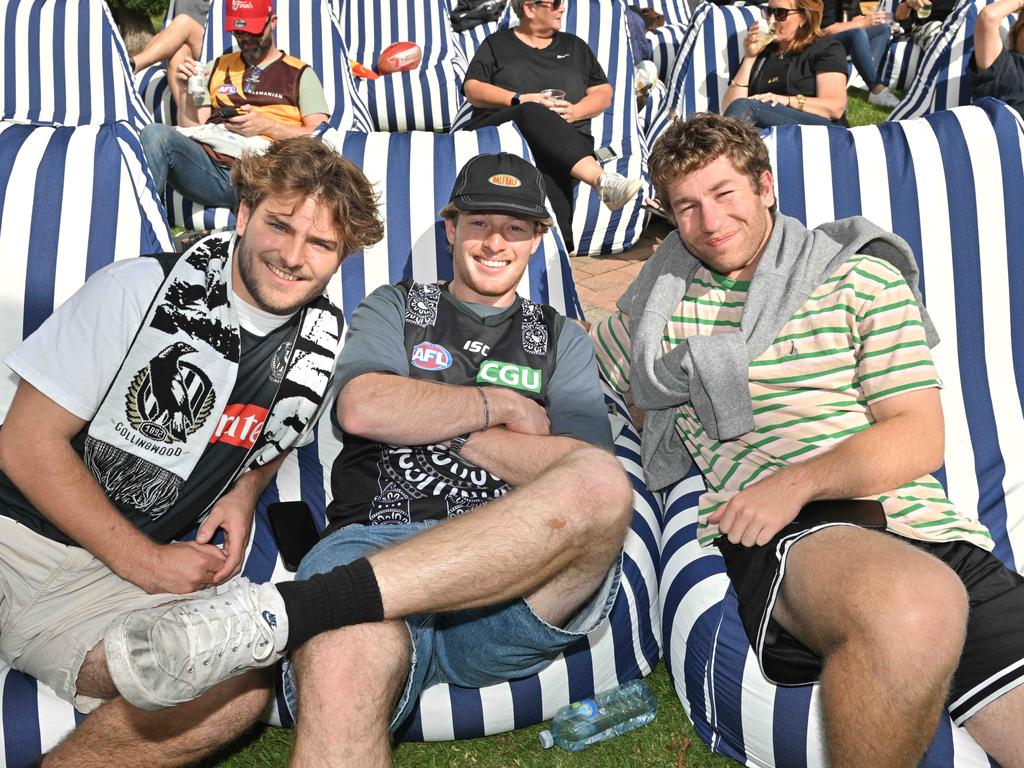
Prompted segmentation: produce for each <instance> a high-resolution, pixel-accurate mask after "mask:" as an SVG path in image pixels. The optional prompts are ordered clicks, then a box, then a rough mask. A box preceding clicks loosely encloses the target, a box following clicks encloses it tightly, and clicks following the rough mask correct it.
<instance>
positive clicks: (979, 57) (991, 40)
mask: <svg viewBox="0 0 1024 768" xmlns="http://www.w3.org/2000/svg"><path fill="white" fill-rule="evenodd" d="M1011 13H1015V14H1017V21H1016V22H1015V23H1014V25H1013V26H1012V27H1011V28H1010V34H1008V35H1007V36H1006V44H1005V45H1004V44H1003V38H1002V35H1001V34H1000V30H1001V28H1002V25H1003V21H1004V20H1005V19H1006V17H1007V16H1009V15H1010V14H1011ZM967 68H968V71H969V72H970V80H971V99H972V100H974V99H980V98H982V97H983V96H994V97H996V98H997V99H1002V100H1003V101H1005V102H1006V103H1007V104H1009V105H1010V106H1011V107H1013V108H1014V109H1016V110H1017V111H1018V112H1020V113H1021V114H1024V0H996V2H994V3H990V4H989V5H986V6H985V7H984V8H983V9H982V11H981V13H979V14H978V23H977V25H976V26H975V27H974V53H973V54H971V60H970V63H969V64H968V67H967Z"/></svg>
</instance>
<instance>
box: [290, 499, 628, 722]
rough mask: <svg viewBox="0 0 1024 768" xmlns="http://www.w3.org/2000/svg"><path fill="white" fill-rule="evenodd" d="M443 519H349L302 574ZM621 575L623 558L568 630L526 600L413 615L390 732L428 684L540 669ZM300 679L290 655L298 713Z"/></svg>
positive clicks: (593, 618)
mask: <svg viewBox="0 0 1024 768" xmlns="http://www.w3.org/2000/svg"><path fill="white" fill-rule="evenodd" d="M470 514H472V513H470ZM439 524H440V523H439V522H438V521H436V520H430V521H427V522H421V523H404V524H399V525H347V526H345V527H344V528H339V529H338V530H337V531H334V532H333V533H331V534H329V535H328V536H327V537H326V538H324V539H321V540H320V542H318V543H317V545H316V546H315V547H313V549H311V550H310V551H309V553H308V554H307V555H306V556H305V557H304V558H302V563H301V564H300V565H299V570H298V572H297V573H296V574H295V576H296V578H298V579H308V578H309V577H310V576H312V575H313V574H316V573H326V572H327V571H330V570H332V569H334V568H335V567H337V566H339V565H344V564H345V563H350V562H352V561H353V560H356V559H358V558H360V557H364V556H366V555H368V554H370V553H371V552H375V551H376V550H378V549H384V548H386V547H388V546H390V545H393V544H397V543H398V542H399V541H401V540H402V539H406V538H408V537H410V536H413V535H415V534H417V533H421V532H422V531H424V530H426V529H427V528H430V527H432V526H434V525H439ZM621 575H622V558H621V556H620V557H619V559H618V560H617V561H616V562H615V564H614V565H613V566H612V568H611V569H610V570H609V572H608V576H607V578H606V579H605V581H604V584H603V585H602V586H601V588H600V589H598V590H597V592H596V593H595V594H594V596H593V597H592V598H591V599H590V601H589V602H588V603H586V604H585V605H583V606H582V607H581V608H580V609H579V611H578V612H577V613H576V615H575V616H573V618H571V619H570V620H569V621H568V622H567V623H566V625H565V626H564V627H561V628H560V627H554V626H551V625H550V624H548V623H547V622H545V621H544V620H542V619H541V618H540V617H539V616H537V614H535V613H534V612H533V609H532V608H530V604H529V603H527V602H526V601H525V600H523V599H521V598H520V599H517V600H511V601H509V602H507V603H501V604H499V605H495V606H490V607H486V608H474V609H471V610H467V611H455V612H452V613H439V614H421V615H417V616H407V617H406V619H405V624H406V627H407V628H408V630H409V640H410V643H411V646H412V654H411V656H410V661H409V677H408V678H407V679H406V682H405V690H403V691H402V695H401V698H400V699H399V701H398V704H397V705H396V706H395V711H394V712H393V713H392V716H391V722H390V724H389V728H390V730H391V731H392V732H394V731H395V730H396V729H397V728H398V727H399V726H400V725H401V724H402V722H403V721H404V720H405V719H406V718H407V717H408V716H409V714H410V713H411V712H412V710H413V707H415V706H416V703H417V701H418V700H419V696H420V693H421V692H422V691H423V689H425V688H428V687H429V686H431V685H434V684H436V683H450V684H452V685H458V686H462V687H465V688H482V687H484V686H487V685H493V684H495V683H502V682H505V681H507V680H512V679H514V678H519V677H528V676H530V675H534V674H536V673H538V672H540V671H541V670H542V669H544V668H545V667H547V666H548V665H549V664H550V663H551V662H552V661H554V659H555V657H556V656H558V654H559V653H561V652H562V651H563V650H565V649H566V648H567V647H569V646H570V645H572V644H573V643H575V642H576V641H577V640H579V639H580V638H581V637H583V636H584V635H586V634H588V633H590V632H592V631H593V630H595V629H596V628H597V627H598V626H600V625H601V623H603V622H604V621H605V619H607V617H608V614H609V613H610V612H611V609H612V604H613V603H614V602H615V598H616V596H617V595H618V592H619V581H620V579H621ZM411 588H413V589H415V586H412V587H411ZM297 685H298V681H297V680H296V678H295V669H294V667H292V665H291V664H290V663H289V662H288V661H285V675H284V697H285V701H286V702H287V704H288V708H289V709H290V710H291V713H292V716H293V717H294V716H295V715H296V714H297V713H298V706H297V703H298V696H297Z"/></svg>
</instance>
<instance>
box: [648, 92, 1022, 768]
mask: <svg viewBox="0 0 1024 768" xmlns="http://www.w3.org/2000/svg"><path fill="white" fill-rule="evenodd" d="M766 143H767V144H768V147H769V151H770V153H771V155H772V164H773V167H774V168H775V172H776V174H775V180H776V188H777V192H778V199H779V207H780V210H781V211H782V212H784V213H786V214H788V215H790V216H795V217H796V218H798V219H800V220H801V221H804V222H805V223H806V224H808V225H809V226H815V225H817V224H820V223H822V222H825V221H831V220H833V219H837V218H842V217H845V216H852V215H855V214H862V215H864V216H867V217H868V218H869V219H871V220H872V221H874V222H875V223H877V224H878V225H880V226H881V227H883V228H886V229H890V230H892V231H893V232H895V233H896V234H898V235H900V236H901V237H903V238H904V239H905V240H906V241H907V242H908V243H909V244H910V245H911V247H912V248H913V250H914V253H915V255H916V256H917V259H918V263H919V265H920V267H921V274H922V286H921V287H922V292H923V294H924V298H925V302H926V304H927V306H928V311H929V313H930V314H931V317H932V319H933V321H934V322H935V325H936V328H937V330H938V332H939V336H940V337H941V339H942V340H941V342H940V344H939V345H938V346H937V347H935V349H934V350H933V355H934V358H935V362H936V365H937V366H938V369H939V372H940V375H941V376H942V379H943V381H944V383H945V387H944V389H943V390H942V403H943V408H944V411H945V422H946V457H945V459H946V461H945V466H944V468H943V469H942V470H941V471H940V472H938V473H937V477H938V479H939V480H940V482H942V484H943V486H944V487H945V488H946V490H947V493H948V494H949V497H950V498H951V499H952V500H953V501H954V502H955V503H956V504H957V506H958V507H959V508H960V509H961V510H963V511H964V512H967V513H969V514H973V513H974V512H977V514H978V516H979V517H980V519H981V520H982V521H983V522H984V523H985V524H986V525H987V526H988V527H989V529H990V530H991V532H992V535H993V537H994V539H995V541H996V548H995V553H996V554H997V555H998V556H999V557H1000V559H1002V560H1003V562H1004V563H1006V564H1007V565H1008V566H1010V567H1012V568H1015V569H1017V570H1021V569H1022V566H1024V465H1022V463H1021V461H1020V457H1021V456H1022V455H1024V413H1022V394H1021V393H1022V391H1024V346H1022V339H1024V336H1022V332H1024V331H1022V329H1024V295H1022V294H1021V291H1020V290H1019V288H1020V286H1021V285H1024V271H1022V269H1024V267H1022V265H1021V261H1020V259H1019V258H1017V256H1018V255H1019V249H1020V243H1021V242H1022V238H1024V200H1022V198H1021V196H1020V190H1021V189H1022V188H1024V161H1022V156H1024V124H1022V123H1021V121H1020V118H1019V116H1018V115H1017V114H1016V113H1015V112H1014V111H1013V110H1011V109H1010V108H1008V107H1007V106H1006V105H1004V104H1002V103H1001V102H997V101H995V100H993V99H985V100H983V101H981V102H979V104H978V105H977V106H968V107H959V108H956V109H953V110H947V111H943V112H938V113H935V114H933V115H930V116H929V117H927V118H926V119H924V120H910V121H904V122H899V123H883V124H881V125H878V126H868V127H860V128H854V129H852V130H847V129H844V128H836V127H798V126H787V127H785V128H779V129H776V130H775V131H773V132H772V133H770V134H769V137H768V138H767V139H766ZM703 489H704V485H703V480H702V479H701V478H700V476H699V475H692V476H691V477H689V478H687V479H686V480H683V481H681V482H680V483H679V484H678V485H677V486H675V487H674V488H673V489H672V490H671V491H670V492H669V493H668V494H667V497H666V520H665V529H664V533H663V548H662V578H661V605H662V627H663V630H664V637H663V640H664V649H665V657H666V660H667V662H668V664H669V667H670V670H671V673H672V677H673V680H674V682H675V688H676V692H677V694H678V695H679V698H680V699H681V700H682V702H683V706H684V708H685V709H686V711H687V714H688V715H689V717H690V719H691V720H692V721H693V722H694V725H695V728H696V730H697V732H698V734H699V735H700V737H701V739H703V740H704V741H705V742H706V743H708V744H709V745H710V746H711V747H712V748H713V749H714V750H715V751H716V752H720V753H722V754H725V755H728V756H730V757H732V758H733V759H735V760H737V761H739V762H741V763H744V764H746V765H751V766H785V768H791V767H792V766H825V765H826V764H827V763H826V758H825V752H824V746H823V735H822V732H823V726H822V722H821V717H820V708H819V707H820V701H819V690H818V687H817V686H802V687H796V688H781V687H775V686H773V685H771V684H770V683H768V682H767V681H766V680H765V679H764V678H763V677H762V675H761V672H760V669H759V667H758V664H757V660H756V657H755V656H754V655H753V652H752V651H751V649H750V645H749V643H748V642H747V639H746V636H745V634H744V632H743V628H742V626H741V625H740V621H739V616H738V613H737V607H736V596H735V592H734V591H733V590H732V589H731V587H730V586H729V581H728V578H727V577H726V575H725V567H724V563H723V561H722V558H721V556H720V555H719V553H718V550H717V549H715V548H713V547H711V548H707V549H701V548H700V547H699V546H698V545H697V542H696V538H695V532H696V524H697V517H696V505H697V498H698V496H699V495H700V493H701V492H702V491H703ZM868 738H870V736H868ZM922 765H924V766H929V767H937V766H956V767H957V768H964V767H966V766H978V767H979V768H980V767H981V766H985V767H986V768H987V767H988V766H989V765H990V763H989V761H988V758H987V757H986V756H985V754H984V752H982V750H981V749H980V748H979V747H978V745H977V744H976V743H975V742H974V741H973V739H971V738H970V736H969V735H968V734H967V732H966V731H965V730H963V729H961V728H957V727H955V726H953V725H952V723H951V722H950V721H949V719H948V718H943V720H942V722H941V724H940V727H939V730H938V732H937V734H936V737H935V740H934V741H933V743H932V745H931V748H930V750H929V752H928V754H927V756H926V758H925V760H924V762H923V763H922Z"/></svg>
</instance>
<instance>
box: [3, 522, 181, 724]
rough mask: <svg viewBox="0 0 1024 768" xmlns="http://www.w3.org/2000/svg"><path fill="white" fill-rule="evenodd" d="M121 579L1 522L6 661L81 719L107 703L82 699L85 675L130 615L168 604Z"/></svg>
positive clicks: (81, 555) (80, 552)
mask: <svg viewBox="0 0 1024 768" xmlns="http://www.w3.org/2000/svg"><path fill="white" fill-rule="evenodd" d="M177 598H178V596H177V595H150V594H147V593H146V592H145V591H143V590H142V589H141V588H139V587H137V586H135V585H134V584H132V583H131V582H128V581H125V580H124V579H122V578H121V577H120V576H117V575H116V574H114V572H113V571H111V570H110V569H109V568H108V567H107V566H106V565H104V564H103V563H102V562H101V561H100V560H97V559H96V558H95V557H93V556H92V555H91V554H89V553H88V552H87V551H86V550H84V549H82V548H81V547H68V546H65V545H63V544H59V543H58V542H56V541H52V540H50V539H47V538H46V537H44V536H40V535H39V534H38V533H35V532H34V531H32V530H30V529H29V528H26V527H25V526H23V525H21V524H20V523H17V522H15V521H14V520H12V519H11V518H9V517H3V516H0V659H3V660H4V661H6V662H7V663H8V664H10V665H11V666H12V667H13V668H14V669H17V670H20V671H22V672H25V673H26V674H29V675H32V676H33V677H35V678H36V679H37V680H40V681H41V682H43V683H45V684H46V685H48V686H50V687H51V688H52V689H53V690H54V691H55V692H56V693H57V695H58V696H60V697H61V698H62V699H64V700H65V701H69V702H71V703H72V704H74V705H75V708H76V709H78V710H79V711H80V712H85V713H88V712H91V711H92V710H94V709H96V707H98V706H99V705H100V704H102V703H103V701H102V700H101V699H95V698H92V697H89V696H79V695H78V694H77V691H76V682H77V680H78V671H79V670H80V669H81V667H82V662H83V661H84V660H85V655H86V654H87V653H88V652H89V651H90V650H92V649H93V648H94V647H95V646H96V645H97V644H98V643H100V642H101V641H102V640H103V633H104V632H105V631H106V629H107V627H108V626H109V625H110V624H111V622H113V620H114V619H116V618H117V617H118V616H120V615H121V614H123V613H127V612H128V611H132V610H135V609H136V608H146V607H149V606H153V605H159V604H161V603H166V602H167V601H168V600H174V599H177Z"/></svg>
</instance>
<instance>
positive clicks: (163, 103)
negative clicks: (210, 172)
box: [134, 0, 178, 125]
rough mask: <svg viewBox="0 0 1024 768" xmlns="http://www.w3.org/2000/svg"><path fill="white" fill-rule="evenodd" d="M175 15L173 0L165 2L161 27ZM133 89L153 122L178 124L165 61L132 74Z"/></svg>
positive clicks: (176, 109)
mask: <svg viewBox="0 0 1024 768" xmlns="http://www.w3.org/2000/svg"><path fill="white" fill-rule="evenodd" d="M176 15H177V11H176V9H175V0H170V2H168V3H167V11H166V12H165V13H164V21H163V28H166V27H167V25H168V24H170V23H171V19H173V18H174V17H175V16H176ZM134 80H135V90H137V91H138V92H139V95H140V96H141V97H142V101H143V102H144V103H145V105H146V108H147V109H148V110H149V113H150V114H151V115H152V116H153V122H156V123H163V124H164V125H177V124H178V105H177V104H175V103H174V98H173V97H172V96H171V89H170V87H169V86H168V72H167V62H164V61H158V62H156V63H155V64H152V65H150V66H148V67H146V68H145V69H144V70H142V71H141V72H138V73H136V74H135V75H134Z"/></svg>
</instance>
